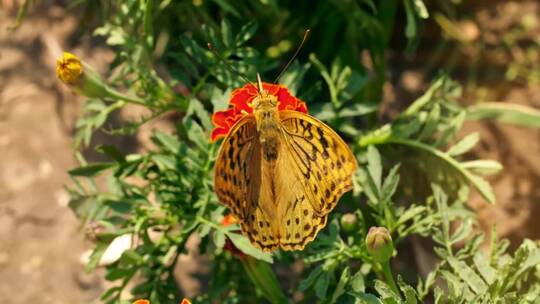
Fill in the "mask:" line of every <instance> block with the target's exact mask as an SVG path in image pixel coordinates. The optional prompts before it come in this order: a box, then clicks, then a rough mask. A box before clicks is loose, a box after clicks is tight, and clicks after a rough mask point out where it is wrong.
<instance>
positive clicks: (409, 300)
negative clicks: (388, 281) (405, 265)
mask: <svg viewBox="0 0 540 304" xmlns="http://www.w3.org/2000/svg"><path fill="white" fill-rule="evenodd" d="M398 285H399V289H401V291H402V292H403V295H404V296H405V302H404V303H405V304H416V303H417V294H416V291H415V290H414V288H412V287H411V286H409V285H407V284H406V283H405V282H403V279H402V278H401V276H400V275H398Z"/></svg>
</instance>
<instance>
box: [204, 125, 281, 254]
mask: <svg viewBox="0 0 540 304" xmlns="http://www.w3.org/2000/svg"><path fill="white" fill-rule="evenodd" d="M262 171H263V169H262V168H261V146H260V143H259V138H258V133H257V127H256V123H255V119H254V118H253V117H252V116H250V115H249V116H245V117H243V118H242V119H241V120H240V121H238V122H237V123H236V124H235V125H234V126H233V128H232V129H231V130H230V132H229V135H228V136H227V137H226V138H225V139H224V140H223V143H222V145H221V148H220V151H219V154H218V157H217V159H216V165H215V173H214V190H215V191H216V194H217V196H218V199H219V201H220V202H221V203H222V204H224V205H225V206H227V207H229V209H230V210H231V211H232V213H233V215H234V216H235V217H236V218H237V219H238V221H239V223H240V227H241V229H242V232H243V233H244V235H247V236H248V238H249V239H250V241H251V243H252V244H254V245H256V246H258V247H259V248H261V249H263V250H267V251H269V250H273V249H275V248H276V247H277V243H278V238H277V237H276V236H275V233H274V231H275V230H273V229H272V228H271V227H272V226H274V225H272V222H273V221H272V220H271V217H270V215H269V214H268V212H266V210H263V206H264V204H262V202H263V201H264V194H263V195H262V196H263V197H262V199H263V200H261V193H264V192H261V184H263V183H264V181H263V179H262ZM267 200H268V199H267ZM264 202H266V201H264ZM266 205H268V202H267V204H266Z"/></svg>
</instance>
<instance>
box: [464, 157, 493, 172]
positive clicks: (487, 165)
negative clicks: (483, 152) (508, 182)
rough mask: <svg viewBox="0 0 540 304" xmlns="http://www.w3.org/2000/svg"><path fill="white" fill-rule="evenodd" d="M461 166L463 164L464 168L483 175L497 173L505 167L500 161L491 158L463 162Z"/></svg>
mask: <svg viewBox="0 0 540 304" xmlns="http://www.w3.org/2000/svg"><path fill="white" fill-rule="evenodd" d="M461 166H463V168H465V169H468V170H470V171H471V172H474V173H476V174H481V175H493V174H497V173H499V172H500V171H501V170H502V169H503V166H502V165H501V164H500V163H499V162H498V161H494V160H489V159H479V160H472V161H468V162H462V163H461Z"/></svg>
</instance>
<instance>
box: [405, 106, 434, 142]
mask: <svg viewBox="0 0 540 304" xmlns="http://www.w3.org/2000/svg"><path fill="white" fill-rule="evenodd" d="M420 113H422V112H420ZM440 119H441V106H440V105H439V104H438V103H435V104H434V105H433V107H432V108H431V110H430V111H429V114H428V115H427V117H426V122H425V123H424V127H423V128H422V132H421V133H420V134H419V135H418V139H419V140H422V139H426V138H428V137H429V136H432V135H433V133H434V132H435V131H436V130H437V126H438V125H439V123H440ZM412 123H413V124H414V123H416V122H414V121H413V122H412Z"/></svg>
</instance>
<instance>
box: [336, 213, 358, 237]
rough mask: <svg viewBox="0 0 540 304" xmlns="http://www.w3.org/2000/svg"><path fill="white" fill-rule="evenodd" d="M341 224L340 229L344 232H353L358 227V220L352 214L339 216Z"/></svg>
mask: <svg viewBox="0 0 540 304" xmlns="http://www.w3.org/2000/svg"><path fill="white" fill-rule="evenodd" d="M340 222H341V228H342V229H343V231H345V232H353V231H355V230H356V229H357V227H358V225H357V224H358V218H357V217H356V214H354V213H345V214H344V215H342V216H341V219H340Z"/></svg>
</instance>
